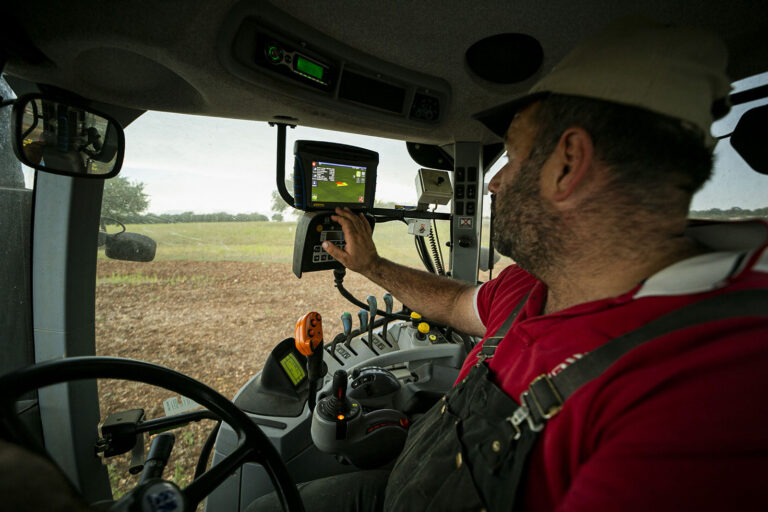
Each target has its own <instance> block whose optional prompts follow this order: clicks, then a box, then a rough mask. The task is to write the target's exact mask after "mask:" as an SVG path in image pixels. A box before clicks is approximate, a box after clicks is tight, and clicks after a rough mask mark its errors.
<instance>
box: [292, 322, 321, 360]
mask: <svg viewBox="0 0 768 512" xmlns="http://www.w3.org/2000/svg"><path fill="white" fill-rule="evenodd" d="M294 339H295V340H296V342H295V343H296V349H297V350H298V351H299V352H301V353H302V354H304V355H305V356H310V355H312V353H313V352H314V351H315V349H316V348H317V347H318V346H319V345H320V344H321V343H322V342H323V319H322V317H321V316H320V313H316V312H314V311H310V312H309V313H307V314H306V315H304V316H302V317H301V318H299V320H298V321H297V322H296V335H295V336H294Z"/></svg>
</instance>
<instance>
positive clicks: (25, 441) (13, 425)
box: [0, 357, 304, 512]
mask: <svg viewBox="0 0 768 512" xmlns="http://www.w3.org/2000/svg"><path fill="white" fill-rule="evenodd" d="M83 379H122V380H128V381H134V382H143V383H146V384H152V385H154V386H159V387H162V388H165V389H169V390H171V391H174V392H176V393H179V394H180V395H183V396H186V397H187V398H190V399H192V400H194V401H195V402H197V403H198V404H200V405H202V406H204V407H206V408H208V410H210V411H211V412H213V413H214V414H216V415H218V416H219V418H220V419H221V420H222V421H223V422H224V423H227V424H228V425H229V426H230V427H232V429H233V430H234V431H235V433H236V434H237V448H235V450H234V451H232V453H230V454H229V455H227V456H226V457H225V458H224V459H223V460H221V461H220V462H219V463H218V464H216V465H215V466H213V467H211V468H210V469H209V470H208V471H206V472H205V473H203V474H202V475H200V476H199V477H198V478H196V479H195V480H194V481H193V482H192V483H190V484H189V485H187V486H186V487H185V488H184V489H181V490H180V491H179V492H180V493H181V495H182V497H183V502H184V510H187V511H193V510H195V509H196V508H197V505H198V504H199V503H200V502H201V501H202V500H203V498H205V497H206V496H208V495H209V494H210V493H211V492H213V490H214V489H215V488H216V487H218V486H219V484H221V483H222V482H223V481H224V480H225V479H226V478H227V477H228V476H229V475H230V474H231V473H233V472H234V471H235V470H237V469H238V468H239V467H240V466H242V465H243V464H245V463H246V462H257V463H259V464H262V465H263V466H264V469H265V470H266V471H267V474H269V478H270V480H272V485H273V486H274V487H275V491H276V492H277V495H278V497H279V498H280V502H281V504H282V506H283V509H284V510H287V511H289V512H303V511H304V505H303V504H302V501H301V498H300V496H299V492H298V490H297V489H296V485H295V484H294V482H293V479H292V478H291V476H290V474H289V473H288V469H287V468H286V467H285V464H284V463H283V461H282V459H281V458H280V455H279V454H278V452H277V450H276V449H275V447H274V446H272V443H271V442H270V441H269V439H268V438H267V436H266V435H265V434H264V432H262V430H261V429H260V428H259V427H258V425H256V424H255V423H254V422H253V421H251V419H250V418H249V417H248V415H247V414H245V413H244V412H243V411H241V410H240V409H238V408H237V407H236V406H235V405H234V404H233V403H232V402H230V401H229V400H227V399H226V398H224V397H223V396H222V395H220V394H219V393H217V392H216V391H214V390H213V389H212V388H210V387H208V386H206V385H205V384H203V383H202V382H199V381H197V380H195V379H193V378H191V377H188V376H186V375H184V374H183V373H180V372H177V371H174V370H170V369H168V368H165V367H163V366H159V365H156V364H152V363H147V362H144V361H136V360H134V359H123V358H117V357H70V358H66V359H59V360H55V361H46V362H43V363H39V364H35V365H33V366H29V367H26V368H23V369H21V370H17V371H15V372H13V373H10V374H7V375H4V376H2V377H0V389H1V390H3V392H2V394H1V395H0V421H1V422H2V424H3V426H4V427H5V428H6V430H7V431H8V433H9V434H10V435H11V436H12V438H13V440H15V441H16V442H19V443H20V444H22V445H24V446H25V447H28V448H32V449H33V450H34V451H38V452H40V451H41V448H40V447H39V443H37V442H36V441H35V440H34V438H33V437H32V436H31V434H30V433H29V431H28V430H27V429H26V428H25V427H24V426H23V425H22V424H21V422H20V421H19V418H18V416H17V414H16V410H15V403H16V401H17V400H18V398H19V397H20V396H21V395H23V394H24V393H26V392H29V391H33V390H35V389H38V388H42V387H45V386H50V385H53V384H61V383H63V382H69V381H74V380H83ZM45 455H46V456H47V457H48V458H50V456H48V455H47V454H45Z"/></svg>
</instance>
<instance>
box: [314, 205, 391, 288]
mask: <svg viewBox="0 0 768 512" xmlns="http://www.w3.org/2000/svg"><path fill="white" fill-rule="evenodd" d="M331 220H333V221H334V222H338V223H339V224H340V225H341V229H342V231H344V240H345V241H346V243H347V245H346V247H345V248H344V249H343V250H342V249H339V248H338V247H336V246H335V245H333V244H332V243H331V242H323V250H325V252H327V253H328V254H330V255H331V256H333V257H334V258H336V260H338V261H339V262H340V263H341V264H342V265H344V266H345V267H347V268H348V269H349V270H354V271H355V272H359V273H361V274H363V275H366V274H368V273H369V272H370V271H371V270H372V269H373V267H374V266H375V265H376V262H377V261H378V260H379V254H378V253H377V252H376V245H375V244H374V243H373V230H372V229H371V225H370V224H368V221H367V220H366V219H365V217H364V216H363V214H362V213H357V214H356V213H353V212H352V210H350V209H349V208H336V215H331Z"/></svg>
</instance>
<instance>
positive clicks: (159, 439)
mask: <svg viewBox="0 0 768 512" xmlns="http://www.w3.org/2000/svg"><path fill="white" fill-rule="evenodd" d="M175 442H176V436H174V435H173V434H171V433H170V432H166V433H164V434H160V435H157V436H155V438H154V439H152V444H150V446H149V455H147V460H146V461H145V462H144V471H142V472H141V476H140V477H139V485H141V484H143V483H146V482H148V481H149V480H152V479H154V478H162V476H163V470H165V466H166V465H167V464H168V458H169V457H170V456H171V450H173V444H174V443H175Z"/></svg>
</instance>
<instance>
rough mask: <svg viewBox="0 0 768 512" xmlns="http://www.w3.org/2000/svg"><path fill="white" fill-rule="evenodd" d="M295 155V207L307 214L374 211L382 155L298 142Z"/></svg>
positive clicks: (326, 143)
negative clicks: (313, 212)
mask: <svg viewBox="0 0 768 512" xmlns="http://www.w3.org/2000/svg"><path fill="white" fill-rule="evenodd" d="M293 152H294V155H295V158H294V166H293V191H294V193H293V198H294V207H296V208H298V209H300V210H304V211H317V210H333V209H334V208H336V207H347V208H351V209H353V210H369V209H371V208H373V202H374V198H375V195H376V169H377V167H378V165H379V154H378V153H376V152H375V151H370V150H367V149H363V148H358V147H355V146H347V145H345V144H337V143H334V142H321V141H315V140H297V141H296V143H295V144H294V149H293Z"/></svg>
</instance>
